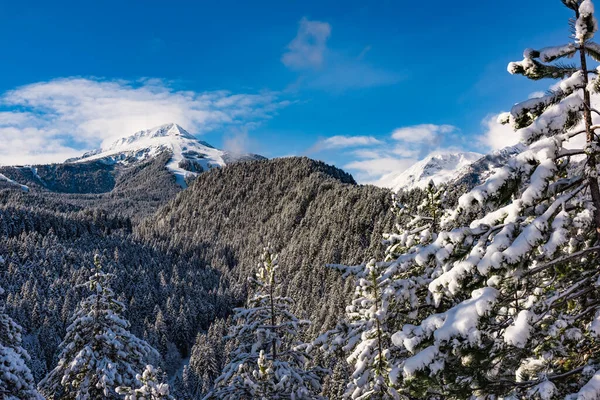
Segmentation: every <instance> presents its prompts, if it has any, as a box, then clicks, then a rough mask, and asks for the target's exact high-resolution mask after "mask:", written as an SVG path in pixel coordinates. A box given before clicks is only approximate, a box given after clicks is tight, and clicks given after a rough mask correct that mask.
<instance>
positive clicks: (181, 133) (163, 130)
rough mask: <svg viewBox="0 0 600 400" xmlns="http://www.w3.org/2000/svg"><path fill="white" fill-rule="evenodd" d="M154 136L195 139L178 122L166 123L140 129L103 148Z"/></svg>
mask: <svg viewBox="0 0 600 400" xmlns="http://www.w3.org/2000/svg"><path fill="white" fill-rule="evenodd" d="M154 138H173V139H177V138H185V139H192V140H195V139H196V138H195V137H194V135H192V134H190V133H189V132H188V131H186V130H185V129H183V128H182V127H181V126H179V125H177V124H176V123H170V124H165V125H161V126H157V127H156V128H152V129H146V130H143V131H139V132H136V133H134V134H133V135H131V136H128V137H124V138H121V139H119V140H117V141H115V142H113V143H112V144H111V145H110V146H108V147H106V148H104V147H103V148H102V150H103V151H109V150H114V149H118V148H121V147H123V146H130V145H132V144H135V143H140V142H145V141H147V140H148V139H154Z"/></svg>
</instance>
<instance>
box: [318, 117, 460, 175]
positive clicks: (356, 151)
mask: <svg viewBox="0 0 600 400" xmlns="http://www.w3.org/2000/svg"><path fill="white" fill-rule="evenodd" d="M456 132H458V129H457V128H456V127H454V126H452V125H435V124H421V125H413V126H406V127H401V128H398V129H395V130H393V131H392V132H391V133H390V134H389V135H388V137H387V138H384V139H378V138H375V137H373V136H332V137H330V138H327V139H322V140H320V141H319V142H317V143H316V144H315V145H314V146H313V147H312V149H313V150H314V151H322V152H325V151H326V150H331V149H335V148H338V149H339V148H342V149H344V150H345V152H344V154H343V156H344V157H345V158H346V159H347V160H350V161H348V162H346V163H345V164H344V168H346V169H348V170H349V171H350V172H352V173H353V174H354V176H355V178H356V179H357V180H358V181H359V182H362V183H375V184H377V183H378V182H380V181H381V178H382V177H384V176H386V175H389V174H390V173H394V172H401V171H403V170H405V169H407V168H408V167H410V166H411V165H413V164H414V163H415V162H417V161H418V160H419V159H420V158H422V157H424V156H426V155H428V154H430V153H432V152H440V151H442V152H443V151H444V148H443V147H442V143H444V141H445V140H446V139H447V138H448V137H449V136H450V135H452V134H454V133H456ZM325 143H330V144H333V143H335V144H338V145H339V146H338V147H335V146H333V145H330V146H326V145H325ZM446 150H448V151H450V149H446ZM451 150H453V151H456V149H451Z"/></svg>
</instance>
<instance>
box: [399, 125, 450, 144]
mask: <svg viewBox="0 0 600 400" xmlns="http://www.w3.org/2000/svg"><path fill="white" fill-rule="evenodd" d="M454 131H456V127H455V126H452V125H434V124H422V125H414V126H407V127H404V128H398V129H396V130H394V131H393V132H392V139H394V140H399V141H402V142H407V143H434V142H435V141H436V140H438V139H439V138H440V135H441V134H445V133H450V132H454Z"/></svg>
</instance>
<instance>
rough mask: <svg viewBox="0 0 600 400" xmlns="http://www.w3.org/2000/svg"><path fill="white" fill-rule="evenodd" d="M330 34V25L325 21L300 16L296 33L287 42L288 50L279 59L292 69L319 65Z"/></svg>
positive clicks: (321, 62) (317, 66)
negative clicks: (288, 42) (310, 19)
mask: <svg viewBox="0 0 600 400" xmlns="http://www.w3.org/2000/svg"><path fill="white" fill-rule="evenodd" d="M330 34H331V26H330V25H329V24H328V23H327V22H321V21H309V20H308V19H306V18H302V19H301V20H300V27H299V28H298V33H297V34H296V37H295V38H294V40H292V41H291V42H290V44H288V46H287V47H288V51H287V53H285V54H284V55H283V56H282V57H281V61H282V62H283V63H284V64H285V66H287V67H289V68H292V69H306V68H309V69H310V68H319V67H321V65H322V64H323V59H324V56H325V52H326V51H327V39H328V38H329V35H330Z"/></svg>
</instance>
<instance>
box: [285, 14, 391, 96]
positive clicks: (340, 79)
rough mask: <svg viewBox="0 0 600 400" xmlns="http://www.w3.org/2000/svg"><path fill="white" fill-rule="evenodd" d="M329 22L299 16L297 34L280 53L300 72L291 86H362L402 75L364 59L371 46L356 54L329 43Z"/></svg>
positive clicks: (385, 82) (386, 82)
mask: <svg viewBox="0 0 600 400" xmlns="http://www.w3.org/2000/svg"><path fill="white" fill-rule="evenodd" d="M330 36H331V25H329V24H328V23H327V22H322V21H311V20H308V19H307V18H302V19H301V20H300V26H299V28H298V32H297V34H296V37H295V38H294V39H293V40H292V41H291V42H290V43H289V44H288V46H287V49H288V50H287V52H285V53H284V54H283V56H282V57H281V61H282V62H283V64H284V65H285V66H286V67H288V68H290V69H291V70H293V71H296V72H298V73H299V75H298V79H297V81H296V82H295V83H294V84H293V85H291V86H290V88H291V89H300V88H309V89H322V90H331V91H343V90H346V89H361V88H369V87H376V86H385V85H392V84H395V83H398V82H399V81H400V80H401V79H402V77H401V76H400V75H399V74H397V73H395V72H392V71H387V70H385V69H381V68H377V67H374V66H372V65H371V64H369V63H368V62H366V61H365V58H366V55H367V53H368V52H369V51H370V50H371V46H370V45H367V46H366V47H365V48H364V49H363V50H362V51H361V52H360V53H359V54H358V55H357V56H349V55H347V54H344V52H342V51H339V50H335V49H332V48H330V47H329V46H328V43H327V42H328V40H329V37H330Z"/></svg>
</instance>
